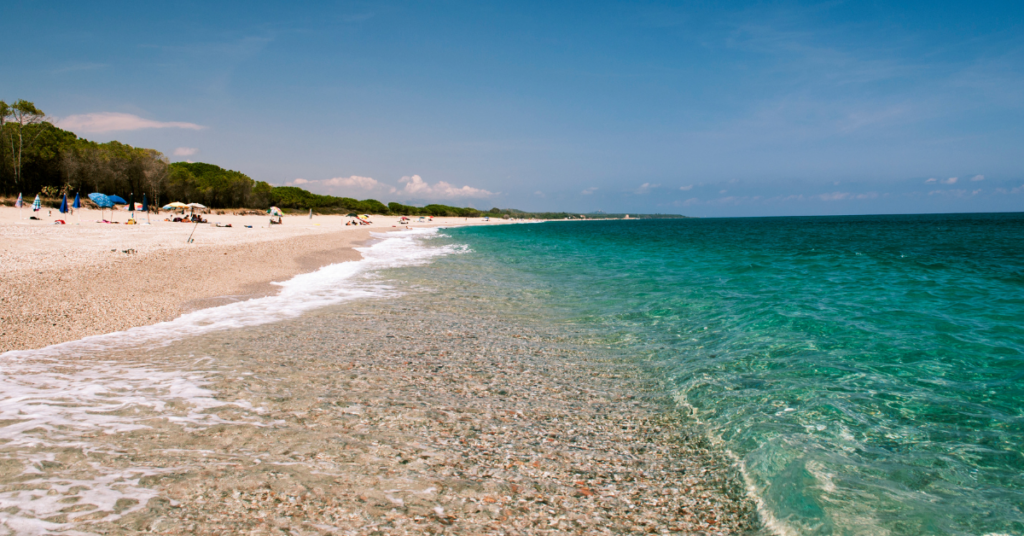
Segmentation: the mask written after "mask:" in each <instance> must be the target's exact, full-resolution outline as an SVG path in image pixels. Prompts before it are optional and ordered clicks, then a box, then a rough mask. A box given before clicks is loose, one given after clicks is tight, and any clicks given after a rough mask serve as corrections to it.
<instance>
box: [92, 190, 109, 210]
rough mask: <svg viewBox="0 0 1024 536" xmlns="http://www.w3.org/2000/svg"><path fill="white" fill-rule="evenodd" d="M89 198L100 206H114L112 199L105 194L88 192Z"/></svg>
mask: <svg viewBox="0 0 1024 536" xmlns="http://www.w3.org/2000/svg"><path fill="white" fill-rule="evenodd" d="M89 199H92V202H93V203H96V204H97V205H99V207H100V208H110V207H112V206H114V200H113V199H111V198H110V196H109V195H106V194H101V193H92V194H89Z"/></svg>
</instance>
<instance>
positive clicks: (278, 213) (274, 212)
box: [267, 207, 284, 216]
mask: <svg viewBox="0 0 1024 536" xmlns="http://www.w3.org/2000/svg"><path fill="white" fill-rule="evenodd" d="M267 213H268V214H270V215H271V216H283V215H284V213H283V212H281V209H279V208H277V207H270V208H269V209H267Z"/></svg>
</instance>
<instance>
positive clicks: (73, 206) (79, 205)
mask: <svg viewBox="0 0 1024 536" xmlns="http://www.w3.org/2000/svg"><path fill="white" fill-rule="evenodd" d="M71 208H75V209H78V208H82V201H81V200H79V199H78V193H77V192H75V203H74V204H73V205H71Z"/></svg>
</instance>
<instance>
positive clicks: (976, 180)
mask: <svg viewBox="0 0 1024 536" xmlns="http://www.w3.org/2000/svg"><path fill="white" fill-rule="evenodd" d="M983 180H985V176H984V175H975V176H973V177H971V182H978V181H983Z"/></svg>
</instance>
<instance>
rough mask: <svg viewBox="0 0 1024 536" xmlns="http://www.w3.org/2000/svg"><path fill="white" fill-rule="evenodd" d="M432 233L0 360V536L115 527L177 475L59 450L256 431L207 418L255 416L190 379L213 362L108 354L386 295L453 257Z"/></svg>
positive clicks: (397, 236) (205, 379)
mask: <svg viewBox="0 0 1024 536" xmlns="http://www.w3.org/2000/svg"><path fill="white" fill-rule="evenodd" d="M438 235H439V233H438V230H437V229H417V230H412V231H403V232H400V233H386V234H375V235H374V237H375V238H376V239H377V241H376V242H375V243H374V244H372V245H370V246H367V247H361V248H356V249H357V250H358V251H359V252H360V253H361V254H362V256H363V258H362V259H361V260H359V261H355V262H345V263H340V264H332V265H329V266H325V267H323V268H321V269H319V270H317V271H315V272H311V273H306V274H301V275H298V276H295V277H293V278H292V279H289V280H288V281H284V282H281V283H276V284H277V285H279V286H280V287H281V290H280V292H279V293H278V294H276V295H273V296H266V297H263V298H257V299H252V300H247V301H240V302H235V303H231V304H228V305H222V306H218V307H211V308H208V309H203V310H199V311H195V312H191V313H188V314H184V315H182V316H180V317H178V318H175V319H174V320H171V321H168V322H161V323H159V324H154V325H150V326H143V327H137V328H132V329H129V330H127V331H122V332H115V333H109V334H105V335H97V336H93V337H87V338H85V339H81V340H77V341H71V342H66V343H61V344H55V345H52V346H48V347H45V348H41V349H35V350H22V351H12V352H7V353H5V354H2V355H0V422H2V423H3V426H0V461H5V462H8V463H9V462H17V463H18V464H19V465H20V466H21V471H20V474H18V475H17V476H16V477H14V480H13V481H8V482H0V532H3V529H7V531H9V532H13V533H15V534H49V533H54V532H60V533H61V534H81V533H80V532H76V531H75V530H74V529H73V527H75V526H76V524H75V521H76V518H86V519H90V520H91V521H112V520H114V519H117V518H118V517H121V516H123V515H125V514H127V513H130V512H132V511H135V510H138V509H140V508H143V507H144V506H145V505H146V503H147V501H148V500H149V499H150V498H152V497H155V496H156V494H157V493H156V491H154V490H152V489H149V488H146V487H144V486H142V485H141V484H140V479H141V478H143V477H145V476H149V475H155V474H160V473H164V472H168V471H173V470H174V468H156V467H141V466H133V467H130V468H127V469H125V468H123V467H118V466H117V464H104V463H102V462H100V461H99V460H100V459H103V456H100V457H99V458H95V459H96V461H93V462H90V463H89V467H88V468H85V469H83V468H82V467H78V468H77V469H75V470H71V469H64V470H61V471H59V472H57V473H54V471H53V468H54V467H57V466H59V462H58V460H57V457H58V456H59V455H61V453H65V454H66V453H69V452H78V453H81V455H83V456H88V455H89V453H100V454H102V455H106V456H113V457H116V456H117V455H118V452H116V451H110V452H107V451H109V450H110V448H111V447H109V446H107V447H102V446H100V444H98V443H95V442H92V441H89V439H88V437H89V435H90V434H95V433H101V434H116V433H126V432H131V431H134V430H139V429H143V428H147V427H149V424H148V423H149V422H151V420H152V419H154V418H158V419H163V420H165V421H166V422H168V423H173V424H175V425H180V426H182V427H183V428H191V429H194V428H202V427H206V426H212V425H215V424H222V423H226V422H231V423H233V424H249V425H254V426H260V425H265V422H264V421H260V420H258V419H252V420H246V419H244V418H242V420H240V421H225V420H224V419H222V418H221V417H220V416H218V414H217V413H216V412H212V411H210V410H213V409H214V408H218V407H221V406H225V405H232V406H236V407H238V408H239V409H242V410H245V411H244V412H251V413H256V414H259V413H262V411H263V410H262V408H253V407H252V405H251V404H250V403H249V402H248V401H246V400H234V401H225V400H221V399H219V398H217V393H215V392H214V391H212V390H210V389H209V388H208V387H207V386H208V385H209V384H210V383H212V378H213V375H214V374H215V373H214V372H212V371H204V370H196V369H198V368H200V367H201V365H210V363H207V362H206V361H207V360H209V359H211V358H207V357H200V358H199V359H198V360H194V361H192V362H191V367H181V366H180V365H177V366H176V365H174V364H163V365H159V364H153V365H142V364H139V363H137V362H134V361H136V360H134V359H129V360H127V361H112V360H110V359H109V357H107V356H109V355H110V354H111V353H115V352H117V353H125V354H126V355H132V354H135V353H137V352H138V351H142V350H145V349H147V348H155V347H161V346H167V345H170V344H172V343H174V342H176V341H181V340H182V339H185V338H188V337H193V336H197V335H202V334H206V333H211V332H215V331H221V330H228V329H233V328H240V327H245V326H255V325H261V324H267V323H271V322H277V321H282V320H287V319H291V318H295V317H298V316H300V315H302V314H303V313H306V312H308V311H312V310H314V309H318V308H322V307H326V306H330V305H335V304H338V303H342V302H345V301H348V300H354V299H359V298H373V297H384V296H389V295H393V294H394V290H393V289H392V288H390V287H389V286H388V285H387V284H386V283H384V282H382V281H381V280H379V279H376V278H374V277H372V274H373V273H374V272H376V271H377V270H380V269H386V268H396V267H402V266H412V265H417V264H423V263H426V262H429V261H430V260H431V259H432V258H435V257H437V256H440V255H446V254H449V253H453V252H457V251H458V247H454V246H441V247H432V246H430V245H429V239H430V238H432V237H436V236H438ZM268 262H273V261H272V260H268ZM182 368H189V369H191V370H182ZM172 405H173V407H174V409H173V410H171V409H170V407H171V406H172ZM244 412H243V413H244ZM55 464H57V465H55ZM108 465H109V466H108ZM8 472H9V471H8ZM12 476H13V473H12ZM69 500H75V501H76V502H75V506H76V508H75V509H74V511H73V512H71V513H67V512H68V510H67V508H68V501H69ZM124 505H128V506H127V507H126V506H124ZM62 516H63V519H61V518H62ZM78 528H82V527H81V526H78Z"/></svg>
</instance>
